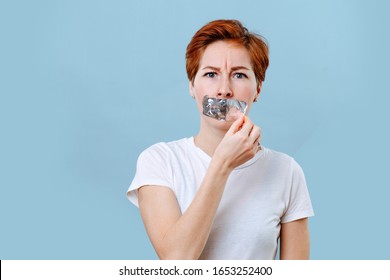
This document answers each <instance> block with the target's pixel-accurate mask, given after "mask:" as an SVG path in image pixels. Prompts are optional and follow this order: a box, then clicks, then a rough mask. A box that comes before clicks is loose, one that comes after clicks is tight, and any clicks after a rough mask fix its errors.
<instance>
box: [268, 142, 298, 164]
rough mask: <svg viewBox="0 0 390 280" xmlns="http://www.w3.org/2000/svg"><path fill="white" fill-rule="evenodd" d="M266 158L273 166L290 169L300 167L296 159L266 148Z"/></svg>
mask: <svg viewBox="0 0 390 280" xmlns="http://www.w3.org/2000/svg"><path fill="white" fill-rule="evenodd" d="M263 148H264V147H263ZM264 157H265V159H266V160H268V161H269V162H270V163H271V164H275V165H279V166H283V167H289V168H294V167H295V166H299V164H298V163H297V162H296V161H295V159H294V158H293V157H292V156H290V155H288V154H286V153H283V152H279V151H275V150H272V149H269V148H264Z"/></svg>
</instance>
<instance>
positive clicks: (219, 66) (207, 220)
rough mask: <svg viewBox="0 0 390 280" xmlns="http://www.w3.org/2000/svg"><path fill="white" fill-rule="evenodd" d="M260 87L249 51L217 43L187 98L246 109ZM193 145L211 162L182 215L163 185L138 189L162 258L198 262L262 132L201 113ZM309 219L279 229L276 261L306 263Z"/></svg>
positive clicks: (247, 123)
mask: <svg viewBox="0 0 390 280" xmlns="http://www.w3.org/2000/svg"><path fill="white" fill-rule="evenodd" d="M260 90H261V83H259V82H258V81H257V80H256V78H255V75H254V72H253V69H252V66H251V60H250V56H249V53H248V51H247V50H246V49H245V48H244V47H242V46H239V45H237V44H232V43H229V42H226V41H217V42H214V43H212V44H210V45H209V46H207V48H206V49H205V51H204V53H203V55H202V58H201V60H200V64H199V69H198V72H197V74H196V76H195V78H194V80H193V81H191V82H190V94H191V95H192V96H193V97H194V99H195V101H196V103H197V106H198V109H199V111H200V112H201V110H202V105H201V102H202V99H203V96H205V95H209V96H211V97H219V98H235V99H238V100H243V101H245V102H247V104H248V111H249V109H250V107H251V105H252V103H253V102H254V101H255V100H256V99H257V98H258V97H259V95H260ZM194 139H195V144H196V145H197V146H198V147H199V148H201V149H202V150H203V151H204V152H206V153H207V154H208V155H209V156H210V157H211V162H210V165H209V167H208V169H207V172H206V175H205V177H204V178H203V181H202V183H201V185H200V187H199V190H198V192H197V194H196V195H195V197H194V199H193V201H192V202H191V204H190V206H189V207H188V209H187V210H186V211H185V212H184V213H181V211H180V207H179V205H178V202H177V200H176V196H175V194H174V193H173V192H172V190H171V189H169V188H167V187H166V186H143V187H141V188H140V189H139V190H138V198H139V200H138V202H139V207H140V212H141V217H142V220H143V222H144V225H145V228H146V231H147V233H148V235H149V238H150V240H151V242H152V244H153V246H154V249H155V250H156V253H157V255H158V256H159V258H160V259H198V258H199V256H200V255H201V253H202V251H203V249H204V246H205V244H206V241H207V239H208V237H209V234H210V231H211V227H212V225H213V221H214V218H215V215H216V212H217V209H218V206H219V203H220V201H221V198H222V196H223V192H224V188H225V184H226V182H227V179H228V177H229V175H230V173H231V172H232V171H233V169H234V168H236V167H237V166H239V165H241V164H243V163H245V162H246V161H248V160H249V159H251V158H253V157H254V156H255V154H256V153H257V152H258V149H259V148H258V147H259V143H260V140H261V130H260V128H259V127H258V126H256V125H254V124H253V123H252V121H251V120H250V118H249V117H248V116H240V117H238V118H237V120H235V121H234V122H233V123H228V122H221V121H218V120H215V119H212V118H209V117H206V116H204V115H202V114H201V113H200V129H199V133H198V134H197V135H196V136H195V137H194ZM309 240H310V239H309V231H308V221H307V218H305V219H300V220H296V221H293V222H289V223H284V224H281V234H280V258H281V259H308V258H309V251H310V241H309Z"/></svg>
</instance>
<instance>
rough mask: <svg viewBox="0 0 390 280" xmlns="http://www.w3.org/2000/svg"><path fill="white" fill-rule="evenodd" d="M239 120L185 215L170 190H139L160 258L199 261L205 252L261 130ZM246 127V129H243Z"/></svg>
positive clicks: (214, 158) (148, 225) (144, 219)
mask: <svg viewBox="0 0 390 280" xmlns="http://www.w3.org/2000/svg"><path fill="white" fill-rule="evenodd" d="M243 122H244V119H242V120H241V121H236V122H235V123H234V124H233V125H232V127H231V128H230V130H229V131H228V132H227V133H226V136H225V138H224V139H223V140H222V142H221V144H220V145H219V146H218V147H217V149H216V151H215V153H214V156H213V158H212V160H211V162H210V165H209V168H208V170H207V172H206V175H205V177H204V178H203V181H202V183H201V186H200V187H199V190H198V192H197V194H196V195H195V197H194V199H193V201H192V202H191V204H190V206H189V207H188V209H187V210H186V211H185V212H184V213H183V214H181V213H180V208H179V205H178V203H177V200H176V197H175V195H174V194H173V192H172V191H171V190H170V189H169V188H166V187H162V186H160V187H157V186H144V187H141V188H140V189H139V191H138V196H139V206H140V211H141V216H142V220H143V222H144V224H145V227H146V231H147V233H148V235H149V238H150V240H151V242H152V244H153V246H154V248H155V250H156V252H157V254H158V256H159V258H160V259H198V258H199V256H200V254H201V253H202V251H203V248H204V246H205V244H206V242H207V239H208V237H209V234H210V230H211V227H212V224H213V221H214V217H215V214H216V212H217V209H218V206H219V203H220V201H221V198H222V195H223V191H224V188H225V184H226V181H227V179H228V177H229V175H230V173H231V171H232V170H233V169H234V168H235V167H236V166H238V165H240V164H242V163H244V162H246V161H247V160H248V159H250V158H252V157H253V156H254V155H255V153H256V150H257V143H256V140H257V139H258V138H259V136H260V129H259V128H258V127H254V126H253V124H252V122H250V120H247V121H245V123H244V124H243ZM241 125H242V128H241Z"/></svg>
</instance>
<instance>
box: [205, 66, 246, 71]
mask: <svg viewBox="0 0 390 280" xmlns="http://www.w3.org/2000/svg"><path fill="white" fill-rule="evenodd" d="M205 69H211V70H215V71H219V70H220V68H218V67H214V66H206V67H203V68H202V70H205ZM242 69H244V70H250V69H249V68H248V67H245V66H234V67H232V68H231V70H232V71H237V70H242Z"/></svg>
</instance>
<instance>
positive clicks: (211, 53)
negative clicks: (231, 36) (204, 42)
mask: <svg viewBox="0 0 390 280" xmlns="http://www.w3.org/2000/svg"><path fill="white" fill-rule="evenodd" d="M223 65H226V66H246V67H248V68H251V59H250V55H249V52H248V50H247V49H246V48H245V47H244V46H241V45H239V44H237V43H234V42H228V41H217V42H214V43H212V44H210V45H208V46H207V47H206V49H205V50H204V52H203V55H202V57H201V59H200V68H202V66H203V67H204V66H218V67H222V66H223Z"/></svg>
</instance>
